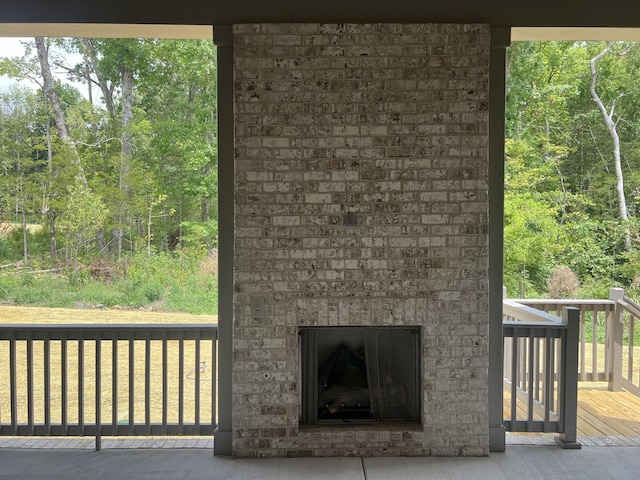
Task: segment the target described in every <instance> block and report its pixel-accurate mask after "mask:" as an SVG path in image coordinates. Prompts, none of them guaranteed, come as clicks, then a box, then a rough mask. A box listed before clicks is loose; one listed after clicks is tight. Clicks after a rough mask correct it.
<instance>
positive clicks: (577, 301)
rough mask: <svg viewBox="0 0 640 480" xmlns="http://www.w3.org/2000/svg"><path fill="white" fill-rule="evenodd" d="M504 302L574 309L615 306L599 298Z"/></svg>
mask: <svg viewBox="0 0 640 480" xmlns="http://www.w3.org/2000/svg"><path fill="white" fill-rule="evenodd" d="M505 301H513V302H517V303H521V304H524V305H566V306H568V307H574V306H576V305H615V304H616V302H615V301H614V300H608V299H599V298H580V299H577V298H566V299H565V298H518V299H509V300H505Z"/></svg>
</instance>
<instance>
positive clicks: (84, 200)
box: [60, 180, 109, 278]
mask: <svg viewBox="0 0 640 480" xmlns="http://www.w3.org/2000/svg"><path fill="white" fill-rule="evenodd" d="M108 213H109V212H108V209H107V207H106V206H105V204H104V203H103V202H102V200H101V199H100V198H99V197H98V196H97V195H95V194H94V193H93V192H92V191H91V190H90V189H89V188H88V187H86V186H85V185H83V184H82V183H81V182H80V181H79V180H78V181H77V182H76V183H75V184H74V185H72V186H71V187H70V188H69V196H68V199H67V204H66V208H65V209H64V211H63V212H62V216H61V219H60V228H61V229H62V231H63V232H64V233H65V235H66V236H67V245H68V246H69V248H70V249H71V258H72V261H73V273H72V278H75V276H76V274H77V272H78V255H79V252H80V249H82V248H83V247H84V246H85V245H86V244H87V242H88V241H90V240H91V239H93V238H94V236H95V234H96V232H97V231H98V230H100V229H101V228H102V227H103V226H104V223H105V221H106V219H107V216H108Z"/></svg>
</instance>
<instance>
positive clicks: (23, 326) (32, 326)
mask: <svg viewBox="0 0 640 480" xmlns="http://www.w3.org/2000/svg"><path fill="white" fill-rule="evenodd" d="M217 328H218V324H217V323H180V324H176V323H0V331H5V330H77V331H80V330H88V331H90V330H190V331H194V330H209V329H214V330H215V329H217Z"/></svg>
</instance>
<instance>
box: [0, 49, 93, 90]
mask: <svg viewBox="0 0 640 480" xmlns="http://www.w3.org/2000/svg"><path fill="white" fill-rule="evenodd" d="M21 41H26V42H32V41H33V37H28V38H14V37H0V58H11V57H20V56H22V55H23V54H24V46H23V45H22V43H20V42H21ZM69 58H70V59H71V57H69ZM71 61H73V60H72V59H71ZM52 69H53V67H52ZM53 74H54V76H55V74H56V72H55V71H54V72H53ZM61 79H63V81H65V82H66V79H64V78H62V77H61ZM15 83H16V81H15V80H13V79H10V78H8V77H6V76H5V75H0V91H5V90H7V89H8V88H9V87H10V86H11V85H13V84H15ZM66 83H69V82H66ZM24 85H25V86H28V87H30V88H34V89H35V88H37V86H36V85H35V84H33V83H32V82H25V83H24ZM73 85H74V86H75V87H76V88H78V90H80V91H81V92H82V93H83V94H84V89H83V88H82V86H79V85H78V84H73Z"/></svg>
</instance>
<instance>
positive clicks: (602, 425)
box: [505, 382, 640, 446]
mask: <svg viewBox="0 0 640 480" xmlns="http://www.w3.org/2000/svg"><path fill="white" fill-rule="evenodd" d="M507 399H508V394H507V393H505V415H508V401H507ZM555 435H557V434H537V433H523V434H521V433H509V434H508V436H507V443H508V444H512V445H519V444H540V445H546V444H551V443H552V442H553V437H554V436H555ZM577 436H578V441H579V442H580V443H582V444H583V445H611V446H640V397H636V396H635V395H633V394H632V393H629V392H627V391H621V392H611V391H609V390H608V389H607V384H606V383H605V382H580V383H579V386H578V432H577Z"/></svg>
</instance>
